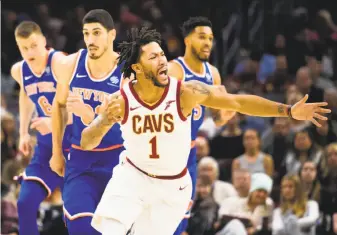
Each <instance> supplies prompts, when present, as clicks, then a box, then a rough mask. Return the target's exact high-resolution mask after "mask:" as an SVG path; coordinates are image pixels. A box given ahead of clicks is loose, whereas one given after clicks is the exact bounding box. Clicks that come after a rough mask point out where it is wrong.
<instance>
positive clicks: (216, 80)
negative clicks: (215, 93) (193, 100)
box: [210, 65, 236, 127]
mask: <svg viewBox="0 0 337 235" xmlns="http://www.w3.org/2000/svg"><path fill="white" fill-rule="evenodd" d="M210 69H211V72H212V77H213V84H214V85H216V86H221V77H220V73H219V71H218V69H217V68H216V67H214V66H213V65H210ZM221 87H222V89H223V92H227V91H226V88H225V87H224V86H221ZM210 111H211V113H212V118H213V121H214V123H215V125H216V126H217V127H221V126H223V125H225V124H226V123H227V122H228V121H229V120H230V119H232V118H233V116H234V115H235V114H236V112H235V111H228V110H223V109H212V108H210Z"/></svg>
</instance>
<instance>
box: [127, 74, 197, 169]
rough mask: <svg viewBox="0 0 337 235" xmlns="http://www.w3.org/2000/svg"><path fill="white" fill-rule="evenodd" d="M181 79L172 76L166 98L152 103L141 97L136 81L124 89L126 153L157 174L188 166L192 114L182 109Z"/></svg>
mask: <svg viewBox="0 0 337 235" xmlns="http://www.w3.org/2000/svg"><path fill="white" fill-rule="evenodd" d="M180 85H181V84H180V82H178V81H177V80H176V79H171V78H170V79H169V84H168V86H167V87H166V88H165V91H164V93H163V96H162V98H161V99H160V100H159V101H158V102H157V103H156V104H154V105H148V104H146V103H144V102H142V100H141V99H140V98H139V96H138V94H137V93H136V92H135V90H134V88H133V83H132V82H129V83H128V84H126V85H125V86H124V87H123V89H121V93H122V95H123V97H124V99H125V116H124V120H123V121H122V123H121V131H122V137H123V139H124V147H125V149H126V153H125V154H126V157H127V158H128V159H130V160H131V162H132V163H133V164H134V165H135V166H136V167H138V168H140V169H141V170H143V171H145V172H147V173H149V174H153V175H164V176H165V175H177V174H179V173H181V172H182V170H183V169H184V168H185V167H186V164H187V160H188V156H189V153H190V150H191V118H185V117H184V116H183V114H182V113H181V109H180Z"/></svg>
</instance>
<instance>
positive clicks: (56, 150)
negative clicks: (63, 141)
mask: <svg viewBox="0 0 337 235" xmlns="http://www.w3.org/2000/svg"><path fill="white" fill-rule="evenodd" d="M62 154H63V152H62V148H60V147H53V155H57V156H60V155H62Z"/></svg>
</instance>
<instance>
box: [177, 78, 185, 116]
mask: <svg viewBox="0 0 337 235" xmlns="http://www.w3.org/2000/svg"><path fill="white" fill-rule="evenodd" d="M180 89H181V81H178V82H177V94H176V100H177V111H178V115H179V117H180V119H181V120H182V121H186V120H187V118H186V117H185V116H184V114H183V113H182V112H181V106H180Z"/></svg>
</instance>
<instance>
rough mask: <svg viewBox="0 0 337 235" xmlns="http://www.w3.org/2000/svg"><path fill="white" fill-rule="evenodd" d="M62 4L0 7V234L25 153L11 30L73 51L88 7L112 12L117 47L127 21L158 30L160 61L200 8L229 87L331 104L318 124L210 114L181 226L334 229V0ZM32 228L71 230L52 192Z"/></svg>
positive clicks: (179, 51) (13, 214) (207, 230)
mask: <svg viewBox="0 0 337 235" xmlns="http://www.w3.org/2000/svg"><path fill="white" fill-rule="evenodd" d="M27 2H28V1H27ZM45 2H48V1H45ZM68 2H69V3H67V4H68V5H69V7H65V5H62V4H59V6H57V5H55V3H54V2H48V3H41V4H37V3H36V5H34V6H32V5H29V4H28V3H25V2H23V3H22V4H10V3H9V2H8V3H7V5H6V4H2V5H3V9H2V13H1V17H2V27H1V33H2V42H1V46H2V51H1V63H2V71H1V83H2V86H1V92H2V96H1V172H2V175H1V234H11V235H14V234H17V226H18V216H17V210H16V199H17V195H18V194H17V193H18V190H19V185H18V184H17V182H16V181H15V180H14V176H16V175H18V174H19V173H21V172H22V171H23V169H24V168H25V166H27V164H28V162H29V161H30V158H24V157H23V155H21V154H20V152H18V149H17V143H18V137H19V136H18V125H19V123H18V103H17V102H18V89H19V86H18V85H17V84H16V83H15V82H14V80H13V79H11V78H10V75H9V70H10V67H11V65H12V64H13V63H15V62H16V61H18V60H20V54H19V51H18V49H17V47H16V42H15V38H14V29H15V26H16V25H17V24H18V23H19V22H21V21H23V20H34V21H36V22H37V23H38V24H39V25H40V26H41V28H42V30H43V32H44V34H45V35H46V37H47V41H48V46H50V47H53V48H55V49H57V50H62V51H65V52H67V53H73V52H75V51H77V50H78V49H79V48H82V47H84V46H85V45H84V42H83V40H82V30H81V24H82V23H81V20H82V18H83V16H84V15H85V14H86V12H87V11H88V10H90V9H93V8H104V9H106V10H109V11H110V13H111V14H112V16H113V17H114V19H115V21H116V22H115V23H116V30H117V38H116V41H115V43H116V45H117V44H118V42H120V41H122V40H123V39H125V37H126V29H128V28H129V27H131V26H140V25H147V26H149V27H153V28H156V29H158V30H159V31H160V32H161V33H162V35H163V39H164V44H163V46H164V50H165V52H166V55H167V57H168V59H173V58H174V57H177V56H182V55H183V51H184V46H183V40H182V36H181V34H180V31H179V26H180V25H181V23H182V22H183V21H184V20H186V19H188V16H195V15H203V16H207V17H209V18H210V19H211V20H212V23H213V24H214V28H213V31H214V34H215V41H214V48H213V53H212V57H211V60H210V62H211V63H213V64H214V65H216V66H217V67H218V69H219V71H220V73H221V75H222V82H223V84H224V85H225V86H226V89H227V90H228V91H229V92H230V93H237V94H255V95H259V96H263V97H266V98H269V99H271V100H274V101H279V102H284V103H287V104H289V105H292V104H294V103H296V102H297V101H299V100H300V99H302V98H303V96H304V95H305V94H309V100H308V102H321V101H327V102H328V103H329V108H330V109H331V110H332V113H331V114H330V115H329V120H328V121H319V122H320V123H321V124H322V127H319V128H318V127H315V126H313V125H312V124H311V123H310V122H307V121H296V120H292V119H287V118H259V117H250V116H246V115H242V114H236V115H235V116H234V117H233V118H232V119H231V120H229V122H228V123H227V124H226V125H224V126H223V127H216V126H215V125H214V123H213V121H212V117H211V115H207V116H206V118H205V120H204V123H203V125H202V127H201V129H200V133H199V137H198V138H197V140H196V148H197V157H198V180H197V189H196V190H197V196H196V199H195V202H194V205H193V207H192V211H191V218H190V219H189V225H188V228H187V231H186V234H188V235H214V234H220V235H221V234H240V233H239V232H238V233H233V231H239V230H240V226H241V225H244V228H243V230H245V231H246V232H248V234H259V233H260V234H270V233H271V232H272V233H273V234H275V235H304V234H305V235H307V234H308V235H309V234H310V235H315V234H317V235H320V234H322V235H325V234H327V235H330V234H336V233H337V88H336V87H337V26H336V24H335V23H334V22H337V14H336V12H337V11H334V10H333V8H329V6H331V5H329V3H330V1H320V2H321V3H320V4H323V3H324V2H325V3H326V4H327V5H324V4H323V5H319V4H318V3H315V4H316V5H315V4H314V3H311V1H295V0H294V1H270V4H271V5H268V4H266V2H265V1H253V0H252V1H235V3H229V2H233V1H188V0H186V1H181V0H180V1H176V0H172V1H171V0H170V1H168V0H167V1H166V0H162V1H154V0H141V1H135V0H134V1H111V3H104V4H103V3H101V5H100V3H96V4H89V3H88V4H86V3H85V2H84V3H82V5H76V1H68ZM205 2H208V3H205ZM281 2H282V3H284V4H283V5H282V4H279V3H281ZM289 2H291V3H292V4H290V5H289ZM312 2H315V1H312ZM316 2H317V1H316ZM192 3H193V4H192ZM261 3H264V4H261ZM309 3H310V4H309ZM254 4H255V5H254ZM68 5H67V6H68ZM60 6H61V7H62V8H60ZM269 8H270V9H274V11H271V12H270V11H269ZM323 8H325V9H326V10H324V9H323ZM275 9H277V10H275ZM186 12H189V14H186ZM330 12H331V13H330ZM239 13H240V14H239ZM260 17H262V21H261V20H259V19H261V18H260ZM251 21H252V22H254V23H251ZM247 22H248V23H247ZM259 22H260V23H259ZM115 48H116V47H115ZM34 144H35V143H32V145H34ZM32 156H33V153H32V155H31V156H30V157H32ZM237 221H240V223H238V224H237V223H236V222H237ZM38 224H39V227H40V231H41V234H46V235H47V234H48V235H53V234H58V235H61V234H67V232H66V230H65V228H64V224H63V218H62V199H61V193H60V191H59V190H57V191H55V192H54V193H53V194H52V196H51V197H50V198H48V199H46V200H45V202H44V203H43V204H42V205H41V208H40V210H39V216H38ZM233 227H234V230H233V229H231V228H233Z"/></svg>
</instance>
